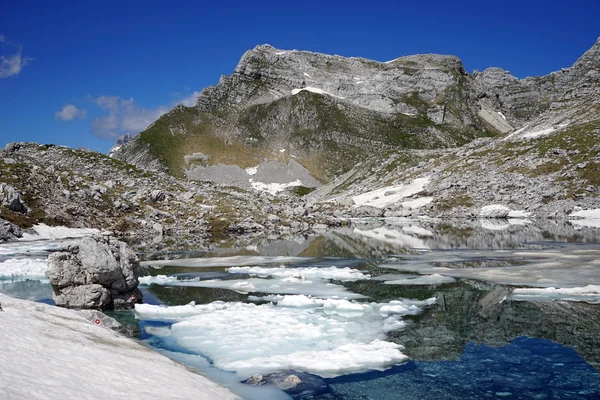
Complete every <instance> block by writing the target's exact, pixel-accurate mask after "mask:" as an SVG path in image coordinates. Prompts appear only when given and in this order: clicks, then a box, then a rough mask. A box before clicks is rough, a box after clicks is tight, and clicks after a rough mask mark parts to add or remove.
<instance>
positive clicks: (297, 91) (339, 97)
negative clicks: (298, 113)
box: [292, 86, 345, 99]
mask: <svg viewBox="0 0 600 400" xmlns="http://www.w3.org/2000/svg"><path fill="white" fill-rule="evenodd" d="M303 90H306V91H307V92H312V93H318V94H326V95H328V96H331V97H337V98H338V99H345V97H342V96H336V95H335V94H331V93H329V92H326V91H324V90H323V89H319V88H316V87H312V86H307V87H305V88H302V89H292V95H296V94H298V93H300V92H302V91H303Z"/></svg>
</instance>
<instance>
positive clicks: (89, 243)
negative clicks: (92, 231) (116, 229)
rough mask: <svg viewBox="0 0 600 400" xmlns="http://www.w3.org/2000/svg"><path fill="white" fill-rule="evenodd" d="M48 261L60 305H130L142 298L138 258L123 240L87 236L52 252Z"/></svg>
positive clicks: (128, 306) (111, 307)
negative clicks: (138, 287)
mask: <svg viewBox="0 0 600 400" xmlns="http://www.w3.org/2000/svg"><path fill="white" fill-rule="evenodd" d="M48 264H49V267H48V270H47V271H46V276H47V277H48V279H49V280H50V284H51V285H52V289H53V294H52V298H53V299H54V301H55V303H56V305H57V306H61V307H68V308H99V309H113V308H130V307H133V305H134V304H135V303H137V302H140V301H141V299H142V293H141V292H140V291H139V290H138V289H137V286H138V269H139V261H138V258H137V256H136V255H135V253H134V252H133V251H132V250H131V249H130V248H129V247H128V246H127V245H126V244H125V243H123V242H121V241H118V240H110V238H103V237H94V238H84V239H82V240H81V242H80V243H79V245H78V246H72V247H69V249H68V251H66V252H58V253H53V254H51V255H50V257H48Z"/></svg>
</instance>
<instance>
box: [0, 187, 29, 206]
mask: <svg viewBox="0 0 600 400" xmlns="http://www.w3.org/2000/svg"><path fill="white" fill-rule="evenodd" d="M0 205H3V206H5V207H6V208H8V209H9V210H10V211H15V212H19V213H26V212H27V207H26V206H25V204H24V203H23V200H21V193H19V191H18V190H17V189H15V188H14V187H12V186H11V185H9V184H7V183H4V182H0Z"/></svg>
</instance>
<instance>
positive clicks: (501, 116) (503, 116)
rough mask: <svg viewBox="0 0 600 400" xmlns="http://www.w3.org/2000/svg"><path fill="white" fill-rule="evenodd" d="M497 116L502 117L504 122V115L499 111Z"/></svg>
mask: <svg viewBox="0 0 600 400" xmlns="http://www.w3.org/2000/svg"><path fill="white" fill-rule="evenodd" d="M498 114H499V115H500V116H501V117H502V119H503V120H505V121H506V116H505V115H504V114H502V113H501V112H500V111H498Z"/></svg>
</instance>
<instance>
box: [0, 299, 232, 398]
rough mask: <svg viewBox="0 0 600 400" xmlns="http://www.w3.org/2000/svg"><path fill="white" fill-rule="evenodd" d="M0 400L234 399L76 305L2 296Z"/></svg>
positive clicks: (225, 390) (229, 394) (207, 381)
mask: <svg viewBox="0 0 600 400" xmlns="http://www.w3.org/2000/svg"><path fill="white" fill-rule="evenodd" d="M0 302H1V303H2V308H3V309H4V312H0V366H1V369H2V373H0V398H2V399H41V400H42V399H48V400H54V399H80V400H96V399H117V398H119V399H120V398H127V399H132V398H136V399H137V398H140V399H189V398H190V396H192V394H193V397H194V398H201V399H209V400H212V399H235V398H237V397H236V396H235V395H233V394H232V393H231V392H229V391H228V390H227V389H225V388H222V387H220V386H218V385H216V384H215V383H213V382H211V381H209V380H208V379H206V378H205V377H203V376H200V375H197V374H194V373H192V372H190V371H188V370H187V369H186V368H185V367H183V366H181V365H179V364H176V363H175V362H173V361H171V360H169V359H168V358H166V357H164V356H162V355H160V354H157V353H155V352H153V351H151V350H149V349H147V348H145V347H143V346H142V345H139V344H137V343H136V342H134V341H132V340H129V339H127V338H125V337H122V336H120V335H118V334H117V333H115V332H113V331H111V330H108V329H105V328H102V327H99V326H96V325H94V324H92V323H90V322H89V321H87V320H86V319H84V318H83V317H82V316H81V315H80V314H79V313H77V312H76V311H73V310H66V309H62V308H57V307H52V306H48V305H45V304H40V303H34V302H30V301H25V300H16V299H13V298H10V297H8V296H5V295H2V294H0Z"/></svg>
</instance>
